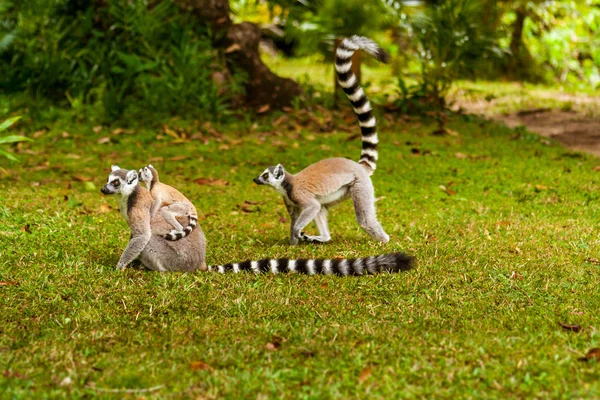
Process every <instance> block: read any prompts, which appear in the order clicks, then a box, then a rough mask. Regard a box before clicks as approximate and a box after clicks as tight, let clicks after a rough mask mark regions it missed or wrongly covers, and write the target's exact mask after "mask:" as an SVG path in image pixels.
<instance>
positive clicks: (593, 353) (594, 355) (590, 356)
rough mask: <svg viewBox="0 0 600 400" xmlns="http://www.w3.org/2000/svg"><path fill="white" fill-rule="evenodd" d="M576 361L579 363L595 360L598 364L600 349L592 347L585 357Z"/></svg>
mask: <svg viewBox="0 0 600 400" xmlns="http://www.w3.org/2000/svg"><path fill="white" fill-rule="evenodd" d="M578 360H579V361H590V360H596V361H598V362H600V348H598V347H594V348H593V349H590V351H588V352H587V354H586V355H585V357H581V358H578Z"/></svg>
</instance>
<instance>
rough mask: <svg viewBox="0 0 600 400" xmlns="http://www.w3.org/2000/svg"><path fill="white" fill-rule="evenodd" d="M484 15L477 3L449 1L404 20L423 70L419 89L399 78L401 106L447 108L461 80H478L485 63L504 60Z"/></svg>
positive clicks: (419, 78)
mask: <svg viewBox="0 0 600 400" xmlns="http://www.w3.org/2000/svg"><path fill="white" fill-rule="evenodd" d="M483 12H484V11H483V8H482V7H481V2H479V1H477V0H449V1H446V2H442V3H441V4H439V5H435V6H429V7H426V8H424V9H423V10H422V11H421V12H417V13H416V15H414V16H411V17H409V18H407V19H406V22H404V20H403V19H402V18H400V21H401V27H402V28H404V30H405V32H406V33H407V35H408V36H409V37H410V38H411V39H412V41H413V44H412V46H411V50H412V52H413V55H414V56H415V57H416V59H417V60H418V63H419V66H420V68H419V75H418V78H417V81H418V83H417V84H416V85H409V84H407V83H406V81H405V79H404V78H403V77H400V78H399V88H400V93H401V95H402V97H401V102H403V103H406V102H411V103H414V104H417V103H418V104H422V105H427V106H433V107H434V108H444V107H445V106H446V104H445V97H446V94H447V93H448V90H449V89H450V87H451V85H452V83H453V82H454V81H455V80H456V79H457V78H459V77H461V76H465V75H467V76H474V75H475V74H476V72H477V70H478V68H479V67H480V66H481V64H482V63H483V62H486V61H488V60H489V59H491V58H500V57H502V56H503V52H502V50H501V49H500V48H499V46H498V45H497V38H496V36H495V35H494V33H493V32H491V31H490V30H489V28H488V27H486V26H485V25H484V24H483V23H482V21H484V20H485V19H484V18H483Z"/></svg>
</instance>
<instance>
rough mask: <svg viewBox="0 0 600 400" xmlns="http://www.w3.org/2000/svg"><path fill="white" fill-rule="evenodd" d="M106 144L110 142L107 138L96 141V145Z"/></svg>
mask: <svg viewBox="0 0 600 400" xmlns="http://www.w3.org/2000/svg"><path fill="white" fill-rule="evenodd" d="M108 142H110V138H109V137H108V136H105V137H101V138H100V139H98V144H104V143H108Z"/></svg>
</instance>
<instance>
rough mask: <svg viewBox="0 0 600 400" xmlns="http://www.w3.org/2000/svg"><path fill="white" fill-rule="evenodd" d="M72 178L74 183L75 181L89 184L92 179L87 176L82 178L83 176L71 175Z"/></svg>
mask: <svg viewBox="0 0 600 400" xmlns="http://www.w3.org/2000/svg"><path fill="white" fill-rule="evenodd" d="M72 178H73V180H74V181H77V182H89V181H91V180H92V178H90V177H89V176H83V175H73V176H72Z"/></svg>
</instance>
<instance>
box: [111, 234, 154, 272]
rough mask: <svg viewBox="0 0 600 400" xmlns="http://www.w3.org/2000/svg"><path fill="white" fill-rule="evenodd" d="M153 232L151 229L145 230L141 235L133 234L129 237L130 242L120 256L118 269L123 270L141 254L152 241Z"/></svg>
mask: <svg viewBox="0 0 600 400" xmlns="http://www.w3.org/2000/svg"><path fill="white" fill-rule="evenodd" d="M151 236H152V233H151V231H150V229H148V231H147V232H144V233H143V234H141V235H135V236H132V237H131V239H129V243H128V244H127V248H126V249H125V251H124V252H123V254H121V258H119V262H118V263H117V269H118V270H119V271H122V270H123V269H124V268H125V267H126V266H127V265H128V264H129V263H130V262H132V261H133V260H135V259H136V258H138V257H139V256H140V254H141V253H142V251H143V250H144V248H146V245H147V244H148V242H149V241H150V237H151Z"/></svg>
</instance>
